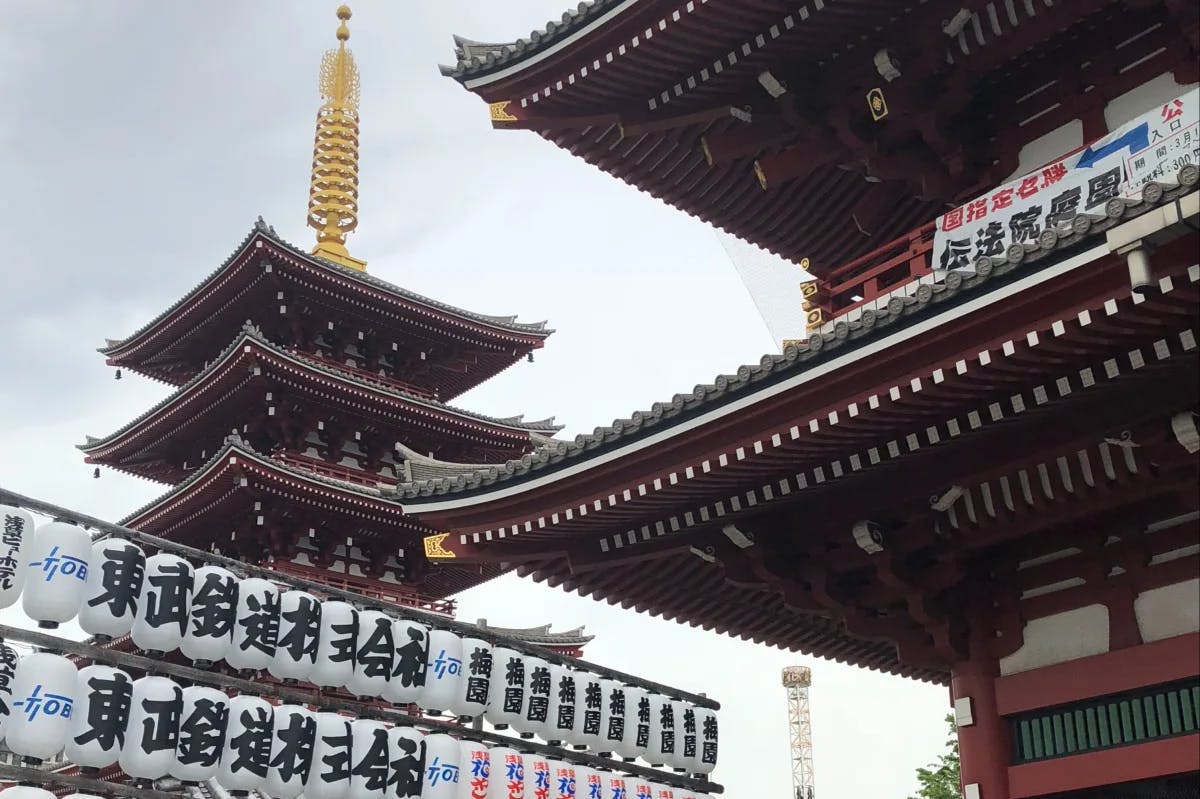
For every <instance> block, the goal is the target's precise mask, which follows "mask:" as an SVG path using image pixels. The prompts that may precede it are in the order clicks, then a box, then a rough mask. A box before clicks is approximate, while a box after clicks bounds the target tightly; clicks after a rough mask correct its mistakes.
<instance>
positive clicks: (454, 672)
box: [419, 630, 463, 712]
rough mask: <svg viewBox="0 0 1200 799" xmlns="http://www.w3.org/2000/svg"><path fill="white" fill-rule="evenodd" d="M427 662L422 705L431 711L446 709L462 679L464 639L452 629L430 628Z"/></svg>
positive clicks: (451, 702) (450, 703)
mask: <svg viewBox="0 0 1200 799" xmlns="http://www.w3.org/2000/svg"><path fill="white" fill-rule="evenodd" d="M427 663H428V667H427V668H426V669H425V690H424V691H422V692H421V701H420V703H419V704H420V705H421V707H422V708H424V709H425V710H427V711H430V712H434V711H437V712H440V711H443V710H447V709H449V708H450V707H451V705H452V704H453V703H454V698H455V697H456V696H457V695H458V693H459V685H460V683H461V682H462V677H463V668H462V639H461V638H459V637H458V636H457V635H456V634H455V633H452V632H450V631H449V630H430V631H429V660H428V661H427Z"/></svg>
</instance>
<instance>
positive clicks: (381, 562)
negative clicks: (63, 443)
mask: <svg viewBox="0 0 1200 799" xmlns="http://www.w3.org/2000/svg"><path fill="white" fill-rule="evenodd" d="M338 17H339V19H340V20H341V24H340V26H339V27H338V30H337V38H338V39H339V44H338V46H337V48H336V49H334V50H330V51H329V52H327V53H326V54H325V57H324V60H323V61H322V63H321V72H320V89H321V93H322V95H323V100H324V102H323V104H322V106H321V109H320V111H319V112H318V115H317V125H316V145H315V149H314V152H313V166H312V183H311V191H310V198H309V207H308V224H309V225H310V226H311V227H313V228H314V229H315V230H316V231H317V244H316V247H315V248H314V249H313V251H312V252H311V253H306V252H302V251H301V250H299V249H297V248H295V247H293V246H291V245H289V244H287V243H286V242H284V241H283V240H282V239H281V238H280V237H279V236H278V235H276V233H275V231H274V230H273V229H272V228H270V227H269V226H267V225H265V224H263V223H262V222H261V221H260V222H259V223H258V224H257V225H256V226H255V227H254V229H253V231H251V233H250V235H249V236H248V237H247V238H246V239H245V241H243V242H242V243H241V244H240V245H239V246H238V247H237V249H236V250H235V251H234V253H233V255H232V256H230V257H229V259H228V260H226V261H225V263H224V264H222V265H221V266H220V267H219V268H218V269H217V270H216V271H215V272H213V273H212V274H210V275H209V276H208V277H206V278H205V279H204V280H202V281H201V282H200V284H199V285H198V286H196V287H195V288H194V289H192V290H191V291H190V292H188V293H187V295H186V296H184V297H183V298H181V299H180V300H179V301H178V302H176V303H175V304H174V305H172V306H171V307H170V308H168V309H167V310H166V311H164V312H163V313H162V314H160V315H159V316H158V317H157V318H156V319H154V320H153V321H151V322H150V323H149V324H147V325H146V326H145V327H143V328H142V329H141V330H139V331H137V332H136V333H134V334H133V335H131V336H129V337H127V338H125V339H122V340H120V341H109V342H108V344H107V346H105V347H104V348H103V349H102V350H101V352H103V353H104V355H105V356H106V357H107V359H108V363H110V364H112V365H113V366H115V367H117V368H118V369H119V370H120V369H126V370H131V371H134V372H139V373H141V374H144V375H146V376H148V377H151V378H153V379H156V380H161V381H164V382H166V383H169V384H171V385H173V386H176V387H178V388H177V390H176V391H175V392H174V393H173V394H171V395H170V396H169V397H168V398H167V399H165V400H164V401H162V402H161V403H159V404H158V405H156V406H154V407H153V408H151V409H150V410H149V411H147V412H146V413H144V414H142V415H141V416H139V417H138V418H137V419H135V420H133V421H132V422H130V423H129V424H127V425H125V426H124V427H122V428H121V429H120V430H117V431H116V432H115V433H112V434H111V435H108V436H105V437H103V438H90V437H89V438H88V441H87V443H86V444H84V445H83V446H82V447H81V449H82V450H83V451H84V453H85V454H86V456H87V460H88V462H89V463H96V464H103V465H106V466H111V467H113V468H115V469H119V470H121V471H124V472H128V473H130V474H135V475H138V476H140V477H145V478H148V479H151V480H156V481H160V482H164V483H169V484H171V485H172V486H173V488H171V490H170V491H168V492H167V493H166V494H164V495H163V496H162V497H160V498H159V499H157V500H155V501H154V502H152V503H150V504H149V505H147V506H146V507H144V508H142V509H141V510H138V511H137V512H135V513H133V514H132V515H130V516H128V517H127V518H126V519H125V520H124V521H123V524H126V525H128V526H131V527H135V528H138V529H140V530H144V531H146V532H149V533H153V534H155V535H159V536H163V537H166V538H171V539H174V540H179V541H184V542H186V543H188V544H191V545H193V546H198V547H202V548H210V547H212V548H216V549H218V550H220V551H221V552H222V553H223V554H226V555H233V556H236V557H238V558H241V559H243V560H246V561H248V562H254V563H269V564H271V565H273V566H274V568H276V569H278V570H280V571H287V572H290V573H293V574H297V575H300V576H304V577H310V578H312V579H315V580H318V581H322V582H325V583H327V584H332V585H337V586H339V587H342V588H348V589H351V590H354V591H357V592H359V593H362V594H364V595H368V596H373V597H378V598H384V599H389V600H392V601H397V602H400V603H402V604H408V605H415V606H420V607H423V608H425V609H428V610H435V611H439V612H443V613H452V612H453V603H452V602H451V601H449V600H446V599H445V597H446V596H447V595H449V594H452V593H454V592H456V591H460V590H463V589H465V588H468V587H470V586H472V585H476V584H478V583H480V582H482V581H484V580H486V579H488V578H490V577H492V576H494V575H496V574H498V573H499V569H498V568H496V567H492V566H483V567H480V566H468V567H464V568H461V569H438V570H430V569H428V568H427V563H426V560H425V557H424V554H423V551H422V547H421V539H422V537H423V536H425V535H428V534H429V533H430V532H432V531H431V530H430V529H429V528H426V527H425V526H423V525H422V524H421V523H420V522H419V521H417V520H415V519H413V518H411V517H409V516H407V515H406V514H405V513H404V511H403V509H402V507H401V506H400V504H399V503H397V502H396V501H394V500H393V499H391V498H390V497H389V495H390V493H391V492H392V491H393V490H394V489H395V488H396V487H397V486H398V485H404V484H407V483H410V482H413V481H421V480H425V479H428V478H430V477H435V476H439V475H441V474H444V473H447V471H449V472H450V473H454V472H455V470H456V469H457V470H467V469H469V470H472V471H473V470H476V469H478V468H481V467H483V468H486V466H487V465H488V464H493V463H497V462H500V463H503V462H505V461H506V460H509V459H512V458H520V457H521V456H522V455H524V454H526V453H528V452H530V451H531V450H533V448H534V447H536V446H538V445H539V444H543V443H545V442H548V441H549V440H551V437H552V436H553V435H554V433H555V432H556V431H557V430H558V429H559V428H558V427H556V426H555V425H554V424H553V420H545V421H540V422H526V421H522V419H521V417H519V416H518V417H511V418H493V417H489V416H483V415H480V414H477V413H472V412H470V411H465V410H462V409H459V408H456V407H453V406H452V405H450V404H449V403H450V402H451V401H452V400H453V399H454V398H455V397H456V396H458V395H459V394H462V393H463V392H465V391H467V390H468V389H470V388H472V387H474V386H477V385H479V384H480V383H482V382H483V381H485V380H487V379H488V378H490V377H492V376H493V375H495V374H497V373H498V372H500V371H502V370H504V369H507V368H508V367H509V366H511V365H513V364H514V363H516V362H517V361H519V360H521V359H523V358H525V357H526V356H527V355H529V353H531V352H532V351H533V350H535V349H537V348H539V347H541V346H542V344H543V342H544V341H545V339H546V337H547V336H548V335H549V334H550V332H551V331H550V330H548V329H547V328H546V327H545V325H544V324H543V323H536V324H524V323H521V322H517V321H516V320H515V319H514V318H513V317H496V316H485V315H482V314H476V313H471V312H469V311H465V310H462V309H460V308H455V307H453V306H450V305H446V304H443V303H440V302H435V301H434V300H430V299H428V298H426V297H421V296H418V295H416V294H413V293H412V292H409V291H406V290H405V289H403V288H400V287H399V286H395V285H392V284H391V283H387V282H385V281H383V280H380V279H379V278H375V277H372V276H370V275H369V274H368V273H367V271H366V262H365V261H363V260H360V259H358V258H355V257H353V256H352V255H350V253H349V252H348V251H347V249H346V237H347V234H349V233H350V232H352V231H353V230H354V229H355V227H356V226H357V224H358V111H357V107H358V92H359V83H358V71H357V68H356V66H355V62H354V59H353V57H352V55H351V53H350V51H349V50H348V49H347V48H346V40H347V39H348V38H349V36H350V32H349V30H348V28H347V26H346V20H348V19H349V18H350V10H349V9H348V8H347V7H345V6H342V7H341V8H340V9H338ZM118 375H119V372H118ZM463 463H468V464H474V465H473V466H470V467H466V466H462V465H461V464H463ZM509 632H512V633H513V634H515V635H518V636H522V637H524V638H526V639H528V640H530V641H531V642H533V641H536V642H537V643H539V644H542V645H545V646H549V647H551V648H556V649H559V650H560V651H564V652H570V653H572V654H578V653H579V650H580V648H581V647H582V646H583V645H584V644H585V643H586V642H587V641H588V640H590V638H589V637H588V636H586V635H584V634H583V633H582V630H571V631H567V632H563V633H558V632H552V631H550V630H549V629H548V627H537V628H531V629H526V630H512V631H509Z"/></svg>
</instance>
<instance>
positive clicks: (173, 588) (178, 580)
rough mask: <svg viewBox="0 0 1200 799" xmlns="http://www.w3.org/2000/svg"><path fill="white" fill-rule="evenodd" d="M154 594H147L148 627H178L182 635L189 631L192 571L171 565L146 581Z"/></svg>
mask: <svg viewBox="0 0 1200 799" xmlns="http://www.w3.org/2000/svg"><path fill="white" fill-rule="evenodd" d="M146 579H147V581H148V582H149V583H150V587H151V588H153V589H157V590H153V591H147V592H146V607H145V609H144V610H143V614H144V618H145V621H146V626H148V627H165V626H167V625H168V624H175V625H177V626H178V627H179V633H180V635H182V634H183V631H184V629H185V628H186V627H187V606H188V594H189V593H191V590H192V567H191V566H189V565H188V564H187V563H185V562H183V561H180V562H179V563H171V564H168V565H166V566H163V567H162V570H161V571H159V572H158V574H152V575H150V576H149V577H147V578H146Z"/></svg>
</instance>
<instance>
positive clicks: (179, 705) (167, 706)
mask: <svg viewBox="0 0 1200 799" xmlns="http://www.w3.org/2000/svg"><path fill="white" fill-rule="evenodd" d="M142 710H143V711H145V713H146V718H144V719H142V751H143V752H145V753H146V754H148V755H149V754H153V753H154V752H161V751H162V750H164V749H170V750H172V751H174V749H175V746H176V744H178V743H179V715H180V713H182V712H183V689H182V688H180V687H179V686H178V685H176V686H174V687H172V689H171V698H170V699H143V700H142Z"/></svg>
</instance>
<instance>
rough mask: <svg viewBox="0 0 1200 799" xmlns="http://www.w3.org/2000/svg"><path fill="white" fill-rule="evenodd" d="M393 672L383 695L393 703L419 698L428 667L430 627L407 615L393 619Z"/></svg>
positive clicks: (411, 701)
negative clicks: (394, 651)
mask: <svg viewBox="0 0 1200 799" xmlns="http://www.w3.org/2000/svg"><path fill="white" fill-rule="evenodd" d="M392 644H393V645H394V646H395V647H396V656H395V657H394V658H393V660H392V676H391V677H390V678H389V679H388V684H387V689H386V690H385V691H384V692H383V698H384V699H386V700H387V701H389V702H391V703H392V704H396V705H407V704H415V703H417V702H419V701H420V699H421V694H422V692H423V691H424V690H425V672H426V669H428V668H429V628H427V627H426V626H425V625H424V624H420V623H418V622H415V621H408V620H407V619H395V620H393V621H392Z"/></svg>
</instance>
